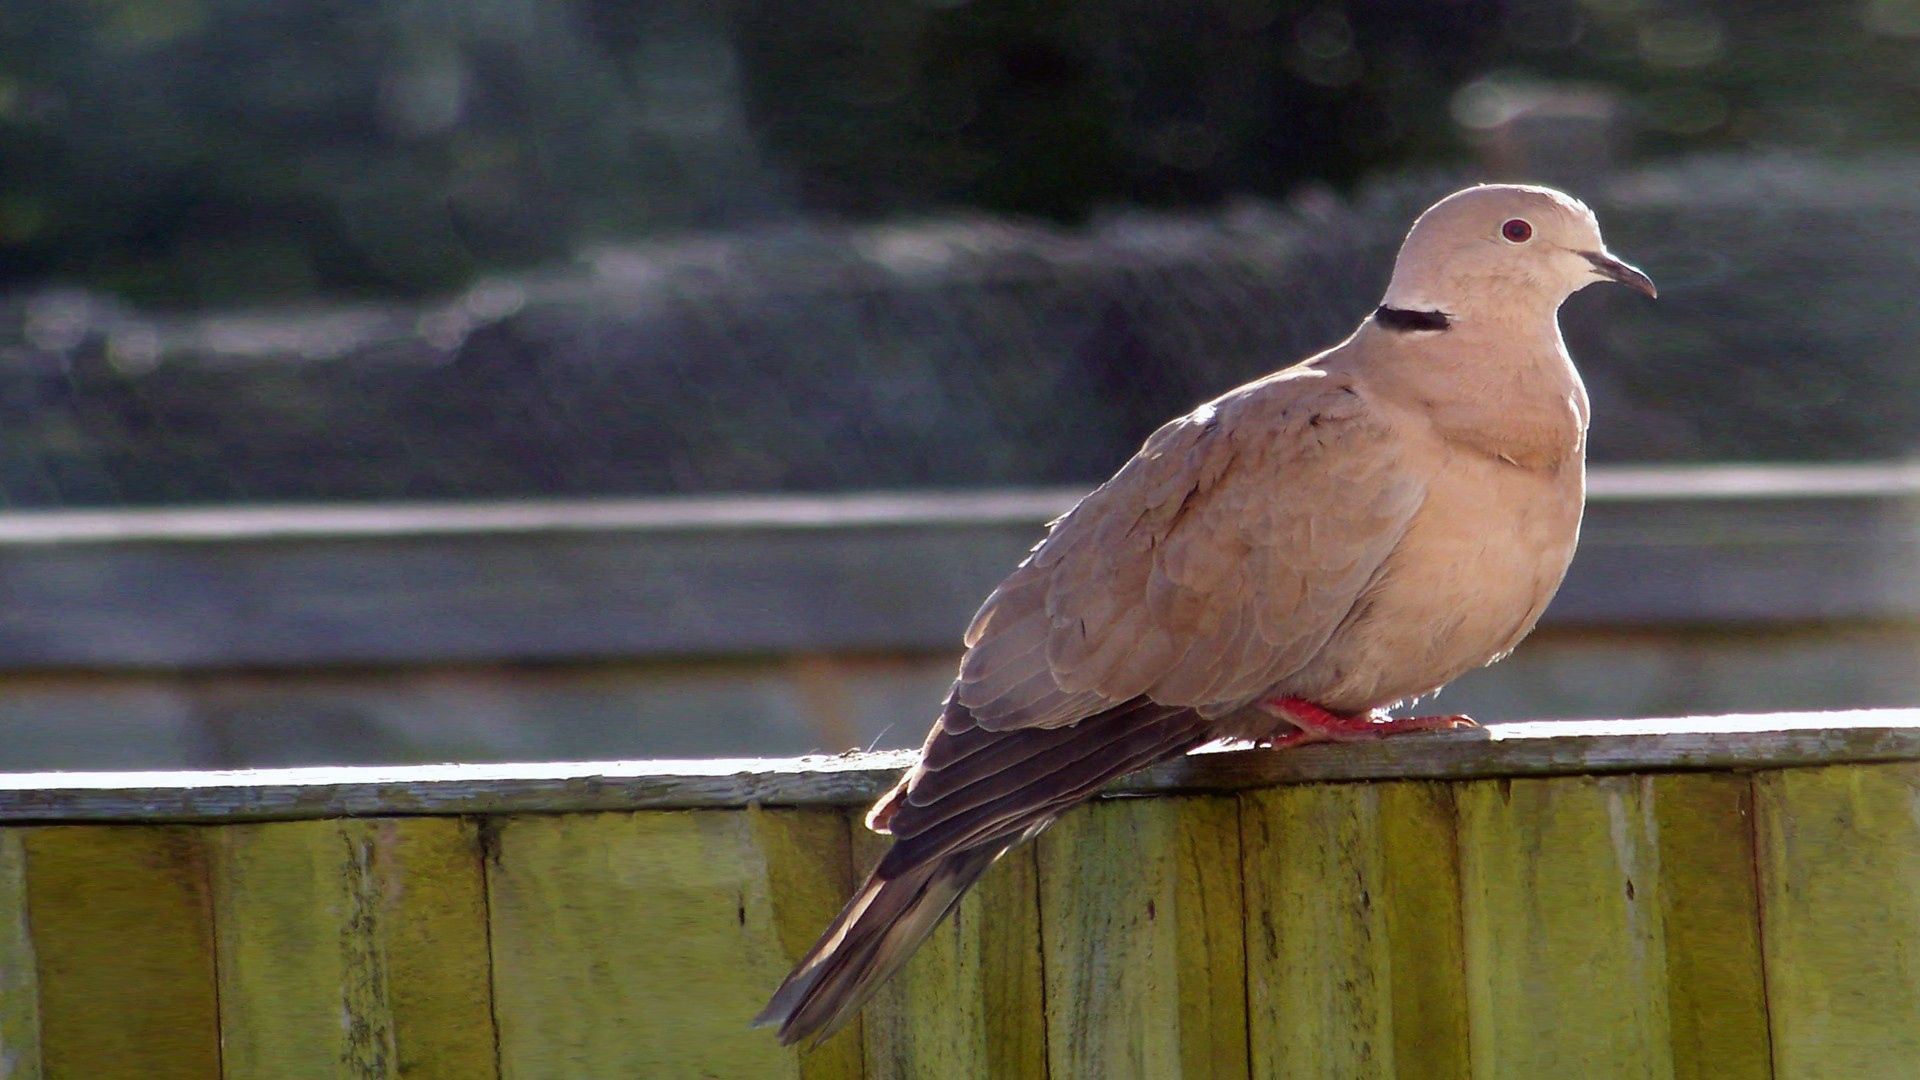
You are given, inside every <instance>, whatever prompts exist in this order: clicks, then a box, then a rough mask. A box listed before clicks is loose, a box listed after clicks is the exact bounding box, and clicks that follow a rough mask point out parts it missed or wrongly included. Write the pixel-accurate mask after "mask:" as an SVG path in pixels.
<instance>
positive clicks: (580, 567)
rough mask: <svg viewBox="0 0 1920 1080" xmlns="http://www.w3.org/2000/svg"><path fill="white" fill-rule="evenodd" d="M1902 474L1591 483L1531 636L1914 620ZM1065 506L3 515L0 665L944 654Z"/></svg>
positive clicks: (814, 499) (1614, 473) (1916, 602)
mask: <svg viewBox="0 0 1920 1080" xmlns="http://www.w3.org/2000/svg"><path fill="white" fill-rule="evenodd" d="M1916 475H1920V470H1916V469H1914V468H1913V467H1912V466H1908V465H1860V466H1815V467H1791V466H1769V467H1746V468H1739V467H1733V468H1729V467H1724V466H1720V467H1711V466H1710V467H1691V468H1689V467H1677V468H1665V469H1635V470H1610V469H1596V470H1594V476H1593V482H1592V485H1591V499H1590V502H1591V505H1590V507H1589V511H1588V516H1587V527H1586V530H1585V531H1586V535H1585V537H1584V538H1583V542H1582V544H1581V548H1580V552H1579V555H1578V557H1577V559H1576V560H1575V562H1574V565H1573V567H1572V569H1571V571H1570V573H1569V575H1568V579H1567V583H1566V586H1565V588H1563V589H1562V590H1561V594H1560V598H1559V600H1558V601H1557V602H1556V603H1555V605H1554V606H1553V607H1552V608H1551V609H1549V611H1548V612H1547V615H1546V619H1547V621H1548V623H1549V625H1567V624H1591V623H1596V622H1612V623H1616V624H1617V623H1620V622H1623V621H1625V622H1631V623H1634V624H1636V625H1646V624H1649V623H1658V622H1692V623H1698V622H1703V621H1722V622H1749V621H1758V622H1768V623H1772V622H1779V621H1781V620H1784V619H1797V620H1807V619H1821V618H1866V619H1876V618H1909V619H1910V618H1912V617H1914V616H1915V615H1916V614H1920V544H1916V543H1915V539H1914V536H1913V530H1912V528H1911V522H1912V506H1913V503H1914V501H1915V498H1916V494H1915V492H1916V489H1920V481H1916V479H1915V477H1916ZM1080 494H1081V492H1080V491H1079V490H1069V489H1047V490H1039V491H1005V492H938V493H926V494H914V495H848V496H831V497H820V496H774V497H762V498H736V499H684V500H683V499H658V500H608V501H607V502H605V503H601V502H582V501H562V502H554V503H511V504H498V503H485V504H475V505H466V506H425V505H404V504H403V505H391V506H372V507H340V508H294V507H260V508H252V509H243V508H223V509H221V510H219V511H193V510H129V511H111V512H110V511H85V512H77V513H34V514H10V515H8V516H7V518H6V520H4V521H0V590H5V593H6V595H7V596H8V597H9V599H10V600H11V601H12V602H11V603H10V604H8V605H6V606H5V607H4V608H0V670H46V669H55V668H75V667H79V668H87V667H111V668H136V667H147V668H164V669H178V668H203V669H204V668H234V667H248V666H268V665H272V666H293V665H318V664H341V663H389V664H391V663H423V662H436V663H485V662H501V661H519V660H563V659H564V660H575V659H584V658H606V657H616V656H618V657H631V656H643V655H659V656H687V655H714V654H736V655H737V654H743V653H763V652H768V651H793V650H816V651H818V650H835V649H851V650H869V649H875V648H887V649H940V650H945V649H950V648H953V647H954V646H955V645H956V643H957V640H958V634H959V630H960V628H961V627H963V626H964V625H965V624H966V620H967V618H968V616H969V615H971V614H972V612H973V609H974V608H975V606H977V605H978V603H979V601H980V599H981V597H983V596H985V595H986V593H987V592H988V591H989V590H990V589H991V588H992V587H993V585H994V584H995V583H996V582H997V581H998V580H999V579H1000V578H1001V577H1002V576H1003V575H1004V574H1005V573H1006V572H1007V571H1008V570H1009V569H1011V568H1012V566H1013V565H1014V564H1015V563H1016V562H1018V561H1019V559H1020V557H1021V556H1022V555H1023V554H1024V552H1025V550H1026V549H1027V547H1028V546H1030V545H1031V544H1032V542H1033V541H1034V539H1035V538H1036V537H1037V536H1038V535H1039V533H1040V530H1041V528H1042V525H1043V523H1044V522H1046V521H1047V520H1048V519H1049V518H1051V517H1053V516H1054V515H1055V514H1057V513H1059V512H1060V511H1062V510H1064V509H1066V508H1067V507H1069V506H1070V505H1072V503H1073V501H1074V500H1075V499H1076V498H1077V497H1078V496H1079V495H1080ZM1862 568H1870V569H1869V570H1868V571H1867V572H1863V571H1862Z"/></svg>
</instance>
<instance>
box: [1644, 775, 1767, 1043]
mask: <svg viewBox="0 0 1920 1080" xmlns="http://www.w3.org/2000/svg"><path fill="white" fill-rule="evenodd" d="M1652 788H1653V795H1654V804H1655V817H1656V818H1657V820H1658V822H1659V840H1660V881H1661V888H1660V904H1661V908H1660V912H1661V919H1662V921H1663V924H1664V925H1665V927H1666V935H1667V943H1666V944H1667V948H1666V951H1667V996H1668V1010H1667V1011H1668V1016H1669V1017H1670V1020H1671V1023H1672V1030H1673V1048H1674V1075H1675V1076H1676V1077H1678V1078H1679V1080H1722V1078H1726V1080H1769V1078H1771V1077H1772V1076H1773V1053H1772V1047H1771V1046H1770V1044H1769V1039H1768V1033H1767V998H1766V977H1765V975H1764V973H1763V968H1762V963H1761V947H1760V918H1759V915H1760V913H1759V902H1758V899H1757V898H1756V896H1755V895H1754V848H1753V834H1754V820H1753V791H1752V786H1751V785H1750V784H1749V782H1748V780H1747V778H1746V777H1745V776H1734V775H1727V774H1721V773H1684V774H1683V773H1669V774H1666V775H1663V776H1656V777H1654V778H1653V779H1652Z"/></svg>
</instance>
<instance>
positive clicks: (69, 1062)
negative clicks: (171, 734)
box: [24, 826, 220, 1080]
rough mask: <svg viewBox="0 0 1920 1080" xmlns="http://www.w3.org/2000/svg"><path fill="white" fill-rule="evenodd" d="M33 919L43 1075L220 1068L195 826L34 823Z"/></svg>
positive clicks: (163, 1074)
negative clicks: (46, 825) (42, 825)
mask: <svg viewBox="0 0 1920 1080" xmlns="http://www.w3.org/2000/svg"><path fill="white" fill-rule="evenodd" d="M24 842H25V848H26V855H27V911H28V914H27V917H28V920H29V923H30V925H31V926H32V928H33V937H34V946H35V956H36V960H37V964H38V967H37V972H38V976H39V984H40V1024H41V1028H40V1046H41V1053H42V1055H43V1067H44V1070H45V1073H46V1075H47V1076H49V1077H53V1078H65V1077H75V1078H79V1077H85V1078H86V1080H119V1078H121V1077H125V1078H127V1080H167V1078H172V1077H179V1078H180V1080H207V1078H208V1077H214V1076H219V1075H220V1039H219V1017H218V1005H217V998H216V996H215V992H214V961H213V926H212V919H211V914H210V909H209V905H208V901H207V865H206V853H205V851H204V850H203V848H202V845H201V837H200V834H199V833H198V831H197V830H193V829H183V828H171V827H152V826H118V827H95V826H84V827H70V826H68V827H52V828H44V829H32V830H29V831H28V832H27V833H26V835H25V837H24Z"/></svg>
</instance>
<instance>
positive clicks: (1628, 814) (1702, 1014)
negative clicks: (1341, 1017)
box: [1460, 774, 1769, 1080]
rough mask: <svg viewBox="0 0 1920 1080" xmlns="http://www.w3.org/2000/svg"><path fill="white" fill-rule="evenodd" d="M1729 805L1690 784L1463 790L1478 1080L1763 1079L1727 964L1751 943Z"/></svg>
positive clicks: (1627, 779) (1706, 783)
mask: <svg viewBox="0 0 1920 1080" xmlns="http://www.w3.org/2000/svg"><path fill="white" fill-rule="evenodd" d="M1743 798H1744V796H1743V793H1742V791H1741V789H1740V785H1738V784H1730V783H1727V782H1725V781H1724V779H1723V778H1718V777H1712V776H1708V775H1701V774H1690V775H1674V776H1669V777H1662V778H1659V779H1656V778H1653V777H1645V776H1611V777H1601V778H1595V777H1562V778H1554V779H1547V780H1519V781H1484V782H1478V783H1473V784H1467V785H1463V787H1462V788H1461V790H1460V851H1461V883H1462V903H1463V911H1462V914H1463V919H1464V924H1465V931H1466V933H1465V945H1466V959H1467V985H1468V995H1469V997H1468V1000H1469V1004H1470V1008H1471V1012H1470V1026H1471V1029H1472V1037H1471V1044H1472V1055H1473V1075H1474V1076H1475V1077H1476V1078H1477V1080H1493V1078H1500V1077H1514V1078H1534V1077H1541V1076H1553V1075H1570V1076H1587V1075H1603V1076H1608V1077H1659V1078H1669V1077H1694V1076H1712V1077H1742V1078H1746V1077H1755V1078H1758V1077H1766V1076H1768V1075H1769V1063H1768V1059H1767V1055H1766V1054H1765V1053H1764V1052H1763V1051H1760V1050H1758V1048H1756V1047H1754V1046H1752V1045H1751V1044H1752V1041H1753V1040H1754V1039H1756V1038H1757V1035H1758V1031H1759V1028H1758V1026H1757V1021H1758V1018H1759V1017H1760V1016H1763V1015H1764V1005H1763V1004H1762V998H1761V992H1760V988H1759V985H1758V981H1757V978H1756V976H1757V970H1758V969H1757V968H1756V967H1755V965H1754V963H1753V961H1752V959H1751V955H1750V954H1745V955H1736V954H1738V953H1739V951H1740V950H1742V949H1748V950H1750V949H1751V948H1752V945H1753V942H1754V938H1753V936H1752V933H1751V931H1741V930H1739V929H1737V928H1736V927H1733V926H1732V924H1738V923H1741V922H1746V923H1748V924H1751V923H1752V921H1753V906H1752V895H1751V887H1750V885H1742V884H1741V883H1742V881H1743V879H1744V880H1745V881H1747V882H1750V881H1751V878H1752V875H1751V872H1745V873H1742V872H1741V871H1740V870H1739V868H1740V867H1742V866H1748V865H1750V863H1749V862H1748V860H1747V856H1746V854H1745V853H1744V852H1743V851H1742V850H1740V849H1741V846H1742V845H1743V844H1744V843H1745V840H1744V837H1745V836H1746V835H1747V832H1746V830H1744V829H1742V828H1740V827H1739V823H1740V822H1741V821H1743V820H1744V819H1743V818H1742V813H1743V810H1744V802H1743ZM1690 817H1691V818H1698V819H1701V820H1695V821H1689V820H1687V819H1688V818H1690ZM1706 823H1717V824H1718V825H1719V826H1720V827H1721V828H1723V829H1726V835H1720V836H1716V835H1714V834H1713V833H1712V832H1711V831H1710V830H1709V829H1707V828H1706V827H1705V825H1706ZM1669 843H1671V844H1673V845H1674V847H1673V848H1672V849H1671V850H1669V849H1668V848H1667V845H1668V844H1669ZM1715 843H1719V844H1722V845H1724V846H1725V847H1726V848H1728V849H1729V850H1726V851H1721V852H1712V851H1710V850H1709V849H1710V848H1711V847H1712V846H1713V845H1714V844H1715ZM1729 868H1732V870H1731V871H1730V870H1729ZM1683 908H1684V909H1686V910H1685V911H1684V913H1682V914H1680V915H1679V916H1678V917H1676V913H1680V912H1682V909H1683ZM1715 924H1727V925H1728V928H1726V929H1722V928H1721V927H1719V926H1716V925H1715ZM1702 950H1705V951H1704V952H1703V951H1702ZM1712 950H1725V952H1724V953H1723V954H1721V955H1708V954H1709V953H1711V951H1712ZM1736 1046H1744V1049H1742V1050H1739V1051H1738V1052H1729V1053H1728V1054H1727V1056H1725V1057H1722V1056H1718V1055H1720V1054H1721V1052H1722V1050H1723V1049H1726V1050H1730V1048H1733V1047H1736Z"/></svg>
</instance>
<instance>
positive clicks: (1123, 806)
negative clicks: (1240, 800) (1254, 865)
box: [1038, 797, 1248, 1080]
mask: <svg viewBox="0 0 1920 1080" xmlns="http://www.w3.org/2000/svg"><path fill="white" fill-rule="evenodd" d="M1038 843H1039V863H1040V912H1041V940H1042V942H1043V949H1044V955H1045V964H1044V966H1045V977H1046V1008H1047V1058H1048V1063H1049V1069H1050V1074H1051V1075H1052V1076H1056V1077H1066V1076H1098V1077H1103V1078H1113V1080H1123V1078H1131V1077H1138V1078H1152V1080H1161V1078H1165V1080H1174V1078H1200V1077H1207V1078H1214V1077H1237V1078H1244V1077H1246V1076H1247V1068H1248V1064H1247V1062H1248V1058H1247V1033H1246V1021H1247V1016H1246V978H1245V949H1244V947H1243V941H1244V925H1243V924H1244V918H1243V916H1242V908H1241V900H1242V893H1241V882H1240V828H1239V806H1238V804H1237V803H1236V801H1235V800H1233V799H1226V798H1185V797H1170V798H1162V799H1151V800H1149V799H1116V800H1111V801H1108V802H1103V803H1095V804H1093V805H1091V806H1087V807H1083V808H1081V809H1079V810H1076V811H1074V812H1073V813H1070V814H1068V815H1067V816H1066V817H1064V818H1062V819H1061V821H1060V823H1059V824H1057V825H1055V826H1054V827H1053V828H1052V829H1051V830H1049V831H1048V832H1046V833H1044V834H1042V835H1041V837H1040V840H1039V841H1038Z"/></svg>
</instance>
